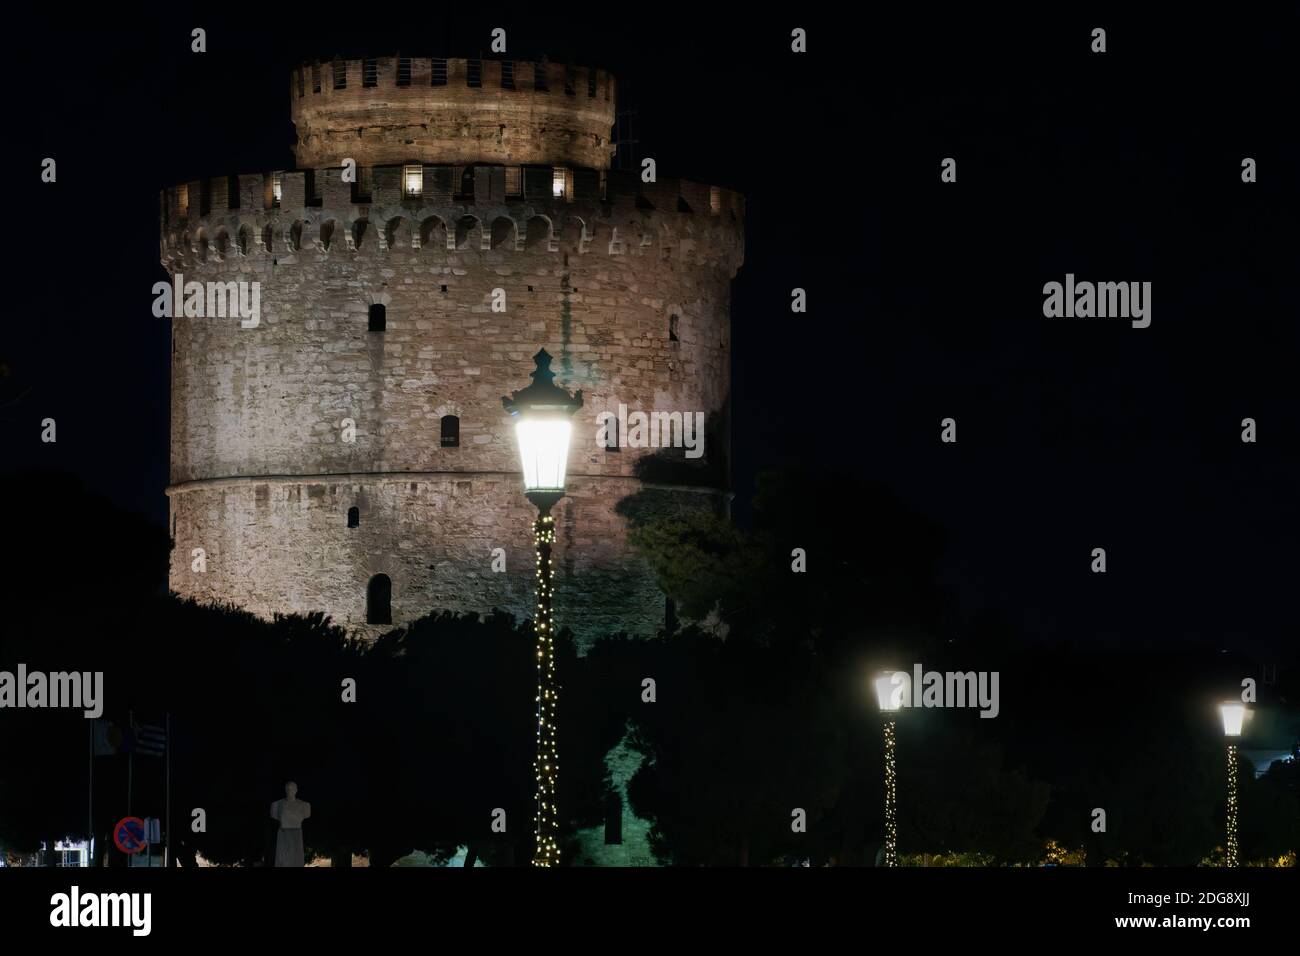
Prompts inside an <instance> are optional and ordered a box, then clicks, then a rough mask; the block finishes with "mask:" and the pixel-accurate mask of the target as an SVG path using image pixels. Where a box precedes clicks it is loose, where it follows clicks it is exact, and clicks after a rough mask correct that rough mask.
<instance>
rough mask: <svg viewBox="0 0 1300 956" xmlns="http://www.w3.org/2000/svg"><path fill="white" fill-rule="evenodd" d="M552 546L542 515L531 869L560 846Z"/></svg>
mask: <svg viewBox="0 0 1300 956" xmlns="http://www.w3.org/2000/svg"><path fill="white" fill-rule="evenodd" d="M554 543H555V519H554V518H552V517H551V516H550V515H543V516H542V517H540V518H538V519H537V522H536V524H535V525H534V526H533V548H534V550H535V551H536V552H537V614H536V617H535V619H534V628H535V630H536V632H537V757H536V759H535V761H534V763H533V775H534V777H535V778H536V781H537V818H536V824H537V846H536V849H535V850H534V852H533V866H557V865H559V862H560V847H559V844H558V843H557V842H556V839H555V835H556V831H557V829H558V812H557V810H556V805H555V794H556V782H557V780H558V778H559V771H560V752H559V747H558V743H557V741H556V709H557V705H558V704H559V685H558V684H557V683H556V679H555V637H554V633H553V631H554V621H553V619H552V616H551V580H552V575H553V569H552V564H551V546H552V545H553V544H554Z"/></svg>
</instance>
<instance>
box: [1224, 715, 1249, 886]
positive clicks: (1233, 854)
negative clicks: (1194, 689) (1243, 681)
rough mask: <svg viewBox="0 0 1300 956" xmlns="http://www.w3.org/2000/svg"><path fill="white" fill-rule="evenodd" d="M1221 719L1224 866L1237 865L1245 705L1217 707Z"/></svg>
mask: <svg viewBox="0 0 1300 956" xmlns="http://www.w3.org/2000/svg"><path fill="white" fill-rule="evenodd" d="M1219 714H1220V715H1221V716H1222V717H1223V736H1224V737H1226V738H1228V821H1227V830H1228V841H1227V842H1228V845H1227V847H1226V849H1225V854H1224V855H1225V863H1224V865H1225V866H1236V865H1237V738H1238V737H1240V736H1241V725H1242V724H1243V723H1245V721H1246V705H1245V704H1243V703H1241V701H1236V700H1230V701H1226V702H1225V703H1222V704H1220V705H1219Z"/></svg>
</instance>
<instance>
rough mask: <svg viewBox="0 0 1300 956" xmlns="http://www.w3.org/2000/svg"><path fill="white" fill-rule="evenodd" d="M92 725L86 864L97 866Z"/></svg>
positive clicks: (91, 735) (88, 760) (87, 787)
mask: <svg viewBox="0 0 1300 956" xmlns="http://www.w3.org/2000/svg"><path fill="white" fill-rule="evenodd" d="M88 723H89V724H90V739H89V743H90V756H89V757H88V758H87V761H86V764H87V768H88V771H89V772H88V774H87V777H86V781H87V782H86V864H87V865H88V866H94V865H95V722H94V721H93V720H91V721H88Z"/></svg>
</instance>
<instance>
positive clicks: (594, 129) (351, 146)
mask: <svg viewBox="0 0 1300 956" xmlns="http://www.w3.org/2000/svg"><path fill="white" fill-rule="evenodd" d="M289 94H290V111H291V114H292V117H293V123H294V126H295V127H296V128H297V131H298V141H297V144H296V146H295V147H294V155H295V157H296V158H297V165H298V166H300V167H325V166H340V165H342V163H343V161H344V160H345V159H353V160H355V161H356V162H357V163H358V164H359V165H376V166H377V165H385V164H393V163H407V162H414V163H453V164H459V163H493V162H495V163H507V164H509V163H514V164H529V163H541V164H547V165H571V166H585V167H588V168H591V169H608V168H609V164H610V158H611V157H612V156H613V153H614V143H613V142H612V140H611V136H610V130H611V128H612V127H613V124H614V103H615V82H614V78H613V76H611V75H610V74H609V73H607V72H605V71H604V70H595V69H590V68H587V67H577V66H573V65H570V64H564V63H549V62H539V63H532V62H526V61H518V60H482V59H437V58H429V57H404V56H387V57H367V58H363V59H335V60H331V61H328V62H314V63H304V64H303V65H302V66H300V67H298V68H297V69H296V70H294V71H293V73H292V75H291V76H290V79H289Z"/></svg>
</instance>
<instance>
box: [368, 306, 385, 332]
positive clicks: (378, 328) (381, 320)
mask: <svg viewBox="0 0 1300 956" xmlns="http://www.w3.org/2000/svg"><path fill="white" fill-rule="evenodd" d="M386 328H388V308H387V307H386V306H385V305H383V304H382V303H380V302H376V303H375V304H374V305H372V306H371V307H370V331H371V332H382V331H384V329H386Z"/></svg>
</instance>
